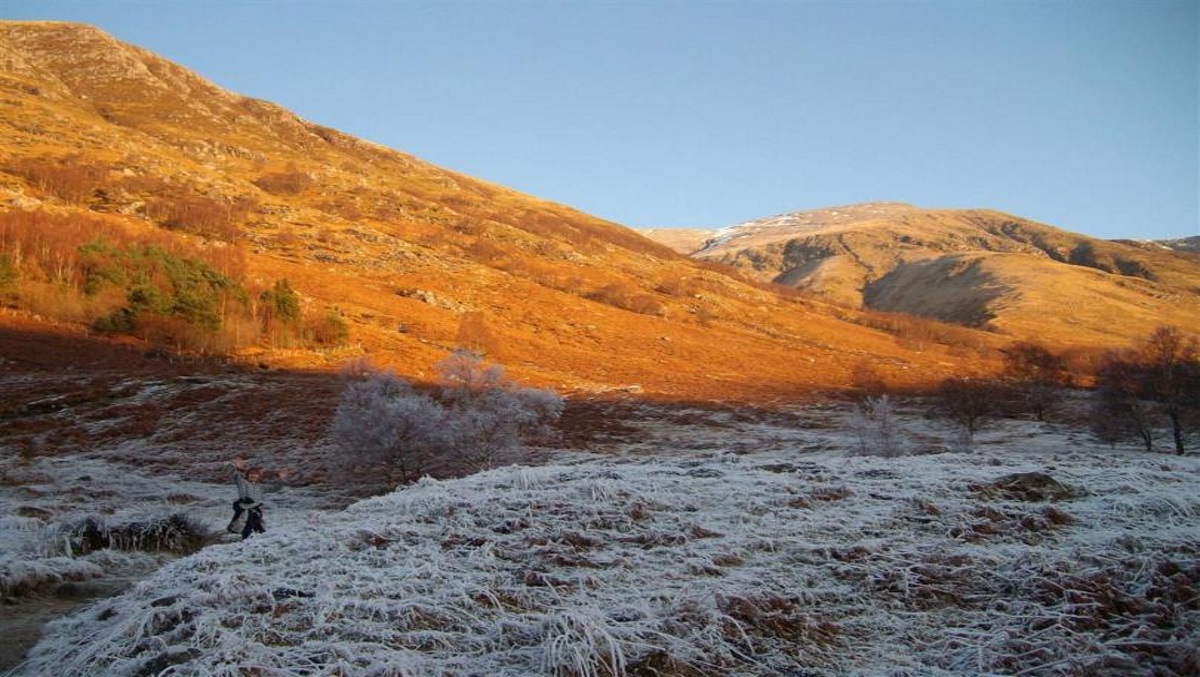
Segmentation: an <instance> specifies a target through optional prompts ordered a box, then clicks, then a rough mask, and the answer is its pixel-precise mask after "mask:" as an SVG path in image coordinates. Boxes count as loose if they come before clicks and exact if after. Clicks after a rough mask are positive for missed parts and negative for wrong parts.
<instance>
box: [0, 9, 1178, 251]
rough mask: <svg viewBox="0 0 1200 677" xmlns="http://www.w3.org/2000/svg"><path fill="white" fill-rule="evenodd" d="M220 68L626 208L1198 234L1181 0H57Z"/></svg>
mask: <svg viewBox="0 0 1200 677" xmlns="http://www.w3.org/2000/svg"><path fill="white" fill-rule="evenodd" d="M0 17H4V18H12V19H34V18H37V19H60V20H72V21H84V22H88V23H92V24H95V25H97V26H99V27H100V28H103V29H105V30H107V31H108V32H110V33H112V34H114V35H115V36H116V37H118V38H120V39H122V40H126V41H128V42H132V43H135V44H138V45H141V46H143V47H146V48H148V49H151V50H153V51H155V52H157V53H159V54H161V55H163V56H165V57H167V58H169V59H172V60H174V61H177V62H179V63H181V64H182V65H184V66H186V67H188V68H191V69H193V70H195V71H197V72H199V73H200V74H201V75H204V76H205V77H208V78H210V79H212V80H213V81H215V82H216V83H217V84H218V85H221V86H223V87H226V88H228V89H232V90H234V91H237V92H240V93H242V94H247V95H251V96H255V97H258V98H263V99H269V100H271V101H275V102H277V103H279V104H281V105H283V106H285V107H287V108H290V109H292V110H294V111H295V112H297V113H298V114H300V115H301V116H303V117H305V118H307V119H310V120H312V121H314V122H319V123H321V124H324V125H328V126H331V127H336V128H338V129H341V130H343V131H346V132H349V133H351V134H354V135H357V136H361V137H364V138H367V139H370V140H372V141H375V142H378V143H382V144H385V145H387V146H391V147H393V148H396V149H399V150H402V151H405V152H408V153H412V154H414V155H417V156H419V157H421V158H423V159H425V160H428V161H430V162H433V163H436V164H439V165H442V166H444V167H448V168H450V169H454V170H457V171H461V172H464V173H467V174H471V175H473V176H477V177H479V178H483V179H487V180H490V181H494V182H496V183H500V184H503V185H507V186H510V187H513V188H516V189H518V190H521V191H524V192H527V193H532V194H534V195H537V196H539V197H543V198H547V199H551V200H555V201H558V202H562V203H566V204H569V205H571V206H574V207H577V208H579V209H582V210H584V211H587V212H590V213H593V214H596V215H597V216H601V217H604V218H608V219H612V220H614V221H617V222H620V223H623V224H626V225H630V226H635V227H640V226H689V227H721V226H726V225H731V224H734V223H738V222H741V221H745V220H749V219H754V218H758V217H763V216H769V215H773V214H778V213H782V212H788V211H797V210H804V209H818V208H822V207H827V206H834V205H839V204H848V203H854V202H862V201H872V200H894V201H903V202H911V203H914V204H918V205H922V206H929V207H987V208H994V209H1000V210H1003V211H1007V212H1011V213H1014V214H1017V215H1020V216H1025V217H1028V218H1032V219H1035V220H1039V221H1043V222H1046V223H1049V224H1051V225H1055V226H1058V227H1061V228H1066V229H1068V230H1073V231H1077V232H1082V233H1087V234H1091V235H1096V236H1100V237H1134V238H1151V237H1152V238H1167V237H1185V236H1192V235H1200V2H1197V0H1182V1H1170V0H1121V1H1116V2H1111V1H1106V0H1086V1H1076V0H1034V1H1027V0H989V1H983V0H954V1H951V2H943V1H940V0H921V1H918V0H889V1H883V0H843V1H833V0H810V1H796V2H785V1H782V0H779V1H774V2H767V1H765V0H760V1H754V0H749V1H742V2H718V1H715V0H712V1H707V2H702V1H696V0H674V1H667V0H663V1H654V0H647V1H644V2H635V1H633V0H628V1H624V2H612V1H609V2H568V1H565V0H563V1H555V2H551V1H548V0H543V1H534V0H509V1H500V0H493V1H487V2H485V1H483V0H476V1H473V2H466V1H456V0H446V1H443V2H415V1H410V2H384V1H375V2H367V1H357V2H355V1H345V2H333V1H326V2H316V1H313V2H298V1H293V2H266V1H263V0H258V1H253V0H252V1H247V2H215V1H209V2H200V1H196V2H187V3H185V2H174V1H171V2H165V1H164V2H128V1H126V2H122V1H116V0H110V1H107V2H100V1H95V2H55V1H33V0H27V1H25V0H0Z"/></svg>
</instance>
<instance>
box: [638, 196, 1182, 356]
mask: <svg viewBox="0 0 1200 677" xmlns="http://www.w3.org/2000/svg"><path fill="white" fill-rule="evenodd" d="M649 235H651V236H652V237H654V238H656V239H659V238H661V234H660V232H659V231H651V232H650V233H649ZM662 241H663V242H664V243H665V244H670V245H671V246H674V247H676V248H677V249H678V250H679V251H685V252H688V253H690V254H692V255H693V256H695V257H697V258H699V259H701V260H709V261H716V262H720V263H724V264H728V265H732V266H734V267H736V268H738V269H739V270H741V271H743V272H744V273H746V274H747V275H751V276H754V277H755V278H757V279H760V280H764V281H773V282H778V283H782V284H787V285H791V286H794V287H797V288H800V289H804V290H807V291H809V292H811V293H814V294H816V295H818V296H820V297H822V298H825V299H827V300H830V301H832V302H835V303H840V304H844V305H847V306H850V307H854V308H866V309H871V310H875V311H880V312H901V313H914V314H917V315H922V316H925V317H929V318H934V319H938V320H942V321H946V322H955V323H960V324H964V325H968V326H974V327H985V328H988V329H990V330H992V331H995V332H999V333H1001V334H1003V335H1008V336H1014V337H1017V338H1021V339H1024V340H1032V341H1036V342H1040V343H1046V344H1048V345H1050V346H1058V347H1067V346H1071V347H1117V346H1124V345H1128V344H1129V343H1130V342H1131V341H1136V340H1137V339H1138V338H1140V337H1142V336H1145V335H1146V334H1148V333H1149V332H1150V331H1152V330H1153V329H1154V328H1155V327H1157V326H1159V325H1163V324H1172V325H1176V326H1179V327H1181V328H1184V329H1185V330H1187V331H1189V332H1192V333H1200V256H1197V255H1196V254H1195V253H1193V252H1188V251H1186V247H1185V245H1186V243H1183V242H1181V243H1178V244H1179V246H1178V248H1177V249H1172V248H1170V247H1168V246H1165V245H1160V244H1156V243H1146V242H1129V241H1106V240H1100V239H1096V238H1091V237H1087V236H1085V235H1080V234H1076V233H1070V232H1066V231H1063V230H1060V229H1057V228H1053V227H1050V226H1047V225H1044V224H1040V223H1036V222H1033V221H1029V220H1027V219H1022V218H1019V217H1015V216H1012V215H1009V214H1004V213H1001V212H996V211H990V210H965V209H922V208H919V207H914V206H912V205H907V204H898V203H871V204H862V205H850V206H845V207H836V208H832V209H825V210H819V211H811V212H797V213H794V214H784V215H781V216H776V217H771V218H766V219H760V220H758V221H752V222H749V223H745V224H741V225H739V226H735V227H732V228H729V229H725V230H723V231H710V232H709V233H708V234H707V236H696V235H695V234H694V235H693V238H692V239H690V240H682V241H680V240H668V239H665V238H663V239H662Z"/></svg>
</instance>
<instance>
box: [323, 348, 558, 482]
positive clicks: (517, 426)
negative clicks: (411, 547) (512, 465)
mask: <svg viewBox="0 0 1200 677" xmlns="http://www.w3.org/2000/svg"><path fill="white" fill-rule="evenodd" d="M438 367H439V372H440V380H441V385H442V389H441V391H440V392H439V393H436V394H426V393H422V392H418V391H417V390H416V389H415V388H413V386H412V385H411V384H409V383H408V382H407V381H405V380H403V379H401V378H400V377H399V376H397V375H395V374H393V373H390V372H382V371H379V370H376V369H374V368H373V367H371V366H370V365H369V364H366V363H364V362H356V363H354V364H353V365H352V366H351V368H350V369H348V370H347V375H348V376H349V377H350V378H351V381H350V382H349V383H348V384H347V386H346V388H345V390H344V391H343V392H342V396H341V401H340V402H339V404H338V408H337V411H336V412H335V413H334V418H333V424H332V426H331V429H330V435H331V437H332V438H333V440H334V442H335V444H336V445H337V447H338V450H339V452H340V454H339V456H338V458H337V460H336V463H335V465H336V466H337V468H338V469H339V470H344V469H350V470H352V471H355V473H354V474H355V475H358V476H363V477H376V478H382V479H385V480H389V481H391V480H395V481H398V482H400V483H408V482H413V481H415V480H417V479H419V478H420V477H422V476H424V475H442V476H445V475H454V474H462V473H466V472H473V471H476V470H480V469H482V468H486V467H489V466H492V465H494V464H495V463H496V462H497V461H498V460H500V459H501V458H503V457H505V456H511V455H514V454H515V453H516V452H518V451H519V450H520V448H521V445H522V444H523V442H524V441H526V440H527V439H530V438H532V437H534V436H536V435H540V434H543V433H545V432H546V431H547V430H549V428H550V427H551V426H552V425H553V424H554V422H555V421H557V420H558V417H559V416H560V415H561V414H562V408H563V402H562V398H561V397H559V396H558V395H557V394H555V393H553V392H550V391H547V390H539V389H536V388H525V387H522V386H520V385H518V384H516V383H515V382H513V381H511V380H510V379H508V378H507V377H506V376H505V375H504V370H503V368H501V367H500V366H498V365H488V364H485V363H484V362H483V359H482V358H481V357H480V356H479V355H478V354H477V353H471V352H468V351H457V352H455V353H454V354H452V355H451V356H450V357H449V358H447V359H446V360H444V361H443V362H442V363H441V364H439V365H438Z"/></svg>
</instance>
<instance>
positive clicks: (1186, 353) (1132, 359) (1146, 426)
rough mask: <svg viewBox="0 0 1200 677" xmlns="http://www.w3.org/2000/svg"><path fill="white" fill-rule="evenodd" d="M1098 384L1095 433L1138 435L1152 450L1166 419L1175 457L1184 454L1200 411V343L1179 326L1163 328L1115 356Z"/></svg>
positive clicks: (1101, 372) (1103, 369)
mask: <svg viewBox="0 0 1200 677" xmlns="http://www.w3.org/2000/svg"><path fill="white" fill-rule="evenodd" d="M1097 386H1098V387H1097V390H1096V391H1097V402H1096V407H1095V417H1096V421H1097V423H1096V424H1095V425H1093V429H1097V428H1102V429H1103V430H1099V431H1098V432H1101V433H1109V434H1120V433H1121V432H1125V433H1126V434H1129V433H1132V434H1133V435H1134V436H1136V437H1137V438H1138V439H1140V440H1141V442H1142V444H1143V445H1144V446H1145V448H1146V451H1152V450H1153V448H1154V438H1155V428H1156V426H1155V422H1156V420H1161V417H1165V418H1166V420H1167V423H1168V424H1169V427H1170V429H1171V438H1172V443H1173V447H1174V450H1175V453H1177V454H1183V453H1185V452H1186V447H1187V441H1188V437H1189V431H1190V429H1191V428H1192V427H1193V426H1194V425H1195V422H1196V419H1197V418H1198V416H1197V414H1198V412H1200V342H1198V341H1197V339H1196V337H1194V336H1188V335H1186V334H1184V333H1183V332H1182V331H1180V330H1179V329H1178V328H1177V327H1168V326H1163V327H1159V328H1158V329H1155V330H1154V332H1152V333H1151V334H1150V335H1149V336H1148V337H1146V338H1145V339H1144V340H1143V341H1141V342H1140V343H1138V345H1137V346H1135V347H1134V349H1133V350H1131V351H1125V352H1119V353H1118V352H1114V353H1110V354H1109V355H1108V356H1107V357H1106V359H1105V361H1104V363H1103V364H1102V365H1101V367H1100V369H1099V371H1098V373H1097ZM1105 419H1109V420H1105Z"/></svg>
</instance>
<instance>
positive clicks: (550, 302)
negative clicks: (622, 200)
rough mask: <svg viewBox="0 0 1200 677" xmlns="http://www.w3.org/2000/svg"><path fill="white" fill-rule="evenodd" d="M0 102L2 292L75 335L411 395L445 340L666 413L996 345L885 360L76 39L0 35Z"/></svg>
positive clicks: (522, 209) (176, 70) (732, 293)
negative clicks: (409, 380)
mask: <svg viewBox="0 0 1200 677" xmlns="http://www.w3.org/2000/svg"><path fill="white" fill-rule="evenodd" d="M0 91H2V92H3V97H2V98H0V121H2V122H3V123H4V124H5V126H6V134H5V135H4V137H3V142H2V146H0V200H2V201H3V203H4V204H5V208H4V211H3V212H2V213H0V241H2V242H3V247H4V257H3V259H2V260H0V266H2V268H0V272H2V273H3V275H0V285H2V287H0V293H2V294H3V297H4V302H5V305H6V306H8V307H9V308H11V309H15V310H17V311H20V312H24V313H31V314H35V315H36V316H38V317H41V318H44V319H48V320H53V321H55V322H58V323H59V324H58V325H57V326H59V327H65V328H67V329H71V328H74V329H75V330H76V331H86V332H88V333H89V334H90V335H93V336H99V337H107V338H109V339H116V340H126V339H130V338H131V337H132V339H133V340H136V341H140V342H142V343H143V345H148V346H151V347H153V346H158V347H162V348H164V349H167V350H170V351H182V352H184V353H205V354H226V355H228V354H232V355H237V356H240V358H241V359H243V360H251V361H256V362H263V363H265V364H273V365H283V366H302V367H308V366H315V367H321V368H324V367H329V366H333V365H336V364H339V363H341V362H344V361H345V360H347V359H351V358H353V357H355V356H358V355H362V354H369V355H370V356H371V358H372V359H374V360H375V361H376V362H377V363H380V364H384V365H391V366H394V367H396V368H398V369H400V370H401V371H403V372H405V373H408V374H411V375H413V376H416V377H418V378H420V377H424V376H427V375H428V372H429V365H431V364H432V363H434V362H436V361H437V360H439V359H441V358H442V357H444V356H445V355H446V353H447V352H448V351H450V350H452V349H453V348H455V347H457V346H465V347H470V348H475V349H479V350H482V351H484V352H486V353H487V354H488V356H489V357H490V358H492V359H496V360H499V361H501V362H503V363H505V364H506V365H508V366H509V368H510V369H511V370H512V371H513V373H515V374H517V375H518V376H520V377H521V378H523V379H525V380H527V381H531V382H537V383H544V384H550V385H555V386H558V387H562V388H565V389H568V390H581V391H606V390H612V389H623V390H635V391H642V392H647V393H661V394H665V395H671V396H679V397H741V396H768V397H769V396H774V395H778V394H783V393H786V394H795V393H796V392H800V391H811V390H813V389H819V388H838V387H842V386H844V385H845V384H846V383H847V380H848V378H849V375H850V374H851V373H852V372H853V371H854V370H856V369H861V368H862V367H863V366H864V365H865V366H867V367H870V368H871V369H872V370H874V371H875V372H876V373H878V374H881V375H882V376H884V377H885V378H887V379H889V380H891V381H894V382H895V383H897V384H920V383H927V382H931V381H932V380H934V379H937V378H940V377H942V376H944V375H946V374H948V373H951V372H960V373H961V372H963V371H967V372H970V371H972V370H976V369H987V368H988V366H987V364H988V360H989V359H990V358H988V356H987V349H988V348H990V347H992V346H995V345H999V344H1001V343H1003V341H1004V339H1002V338H997V337H990V336H988V335H986V334H983V333H978V334H971V333H969V332H967V333H964V334H963V335H962V336H960V337H958V338H957V339H955V340H953V341H950V342H951V343H955V344H956V345H944V343H946V341H945V340H944V339H938V340H941V341H942V343H939V342H938V340H933V341H924V340H922V341H920V342H919V345H915V344H914V343H913V342H912V341H910V340H898V337H897V336H895V335H894V332H893V334H889V333H886V332H884V331H881V330H879V329H873V328H871V327H870V326H867V325H871V324H873V325H874V326H881V325H880V324H879V323H877V322H875V323H872V322H869V321H864V320H863V318H862V316H861V314H860V313H859V312H858V311H856V310H852V309H847V308H843V307H838V306H831V305H828V304H826V303H825V302H823V301H821V300H819V299H815V298H809V297H805V296H796V295H794V294H792V295H788V294H783V295H781V294H780V293H778V292H777V290H774V289H771V288H768V287H766V286H764V285H756V284H750V283H747V282H744V281H741V280H739V279H736V278H735V277H731V276H730V275H729V274H727V273H726V272H725V271H722V270H717V269H712V268H710V267H705V266H701V265H697V264H696V263H694V262H692V261H690V260H688V259H686V258H685V257H683V256H680V255H678V254H676V253H674V252H673V251H671V250H670V249H669V248H667V247H665V246H662V245H659V244H656V243H654V242H652V241H650V240H647V239H645V238H643V237H641V236H640V235H638V234H636V233H634V232H633V231H631V230H629V229H626V228H624V227H621V226H620V225H617V224H613V223H609V222H605V221H602V220H600V219H597V218H595V217H591V216H588V215H586V214H583V213H580V212H578V211H576V210H573V209H571V208H569V207H566V206H563V205H559V204H553V203H549V202H546V201H543V200H539V199H537V198H534V197H531V196H528V195H523V194H519V193H516V192H514V191H511V190H508V189H506V188H503V187H501V186H497V185H494V184H490V183H487V182H485V181H481V180H478V179H474V178H471V177H467V176H463V175H461V174H457V173H454V172H452V171H448V170H445V169H441V168H438V167H435V166H432V165H429V164H427V163H425V162H422V161H420V160H418V159H416V158H414V157H412V156H409V155H406V154H404V153H401V152H398V151H394V150H391V149H388V148H383V147H381V146H378V145H375V144H372V143H369V142H366V141H362V140H359V139H355V138H353V137H350V136H348V135H346V134H343V133H340V132H338V131H336V130H333V129H329V128H327V127H323V126H320V125H319V124H315V123H312V122H309V121H306V120H302V119H300V118H298V117H296V116H295V115H293V114H291V113H289V112H288V111H286V110H284V109H282V108H280V107H278V106H276V105H273V104H271V103H268V102H265V101H261V100H257V99H253V98H249V97H246V96H242V95H238V94H233V93H230V92H227V91H225V90H222V89H220V88H219V87H218V86H216V85H214V84H212V83H210V82H208V81H206V80H204V79H203V78H201V77H199V76H197V75H196V74H194V73H191V72H189V71H187V70H186V69H185V68H183V67H181V66H178V65H175V64H173V63H170V62H168V61H166V60H164V59H162V58H159V57H157V56H155V55H154V54H151V53H149V52H147V51H145V50H142V49H139V48H137V47H133V46H130V45H127V44H123V43H121V42H119V41H117V40H115V39H113V38H112V37H111V36H109V35H107V34H105V33H104V32H102V31H100V30H98V29H95V28H91V27H87V26H81V25H75V24H65V23H52V22H47V23H41V22H32V23H29V22H6V23H3V24H0ZM925 333H926V334H928V333H929V332H925ZM981 350H982V352H980V351H981Z"/></svg>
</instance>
